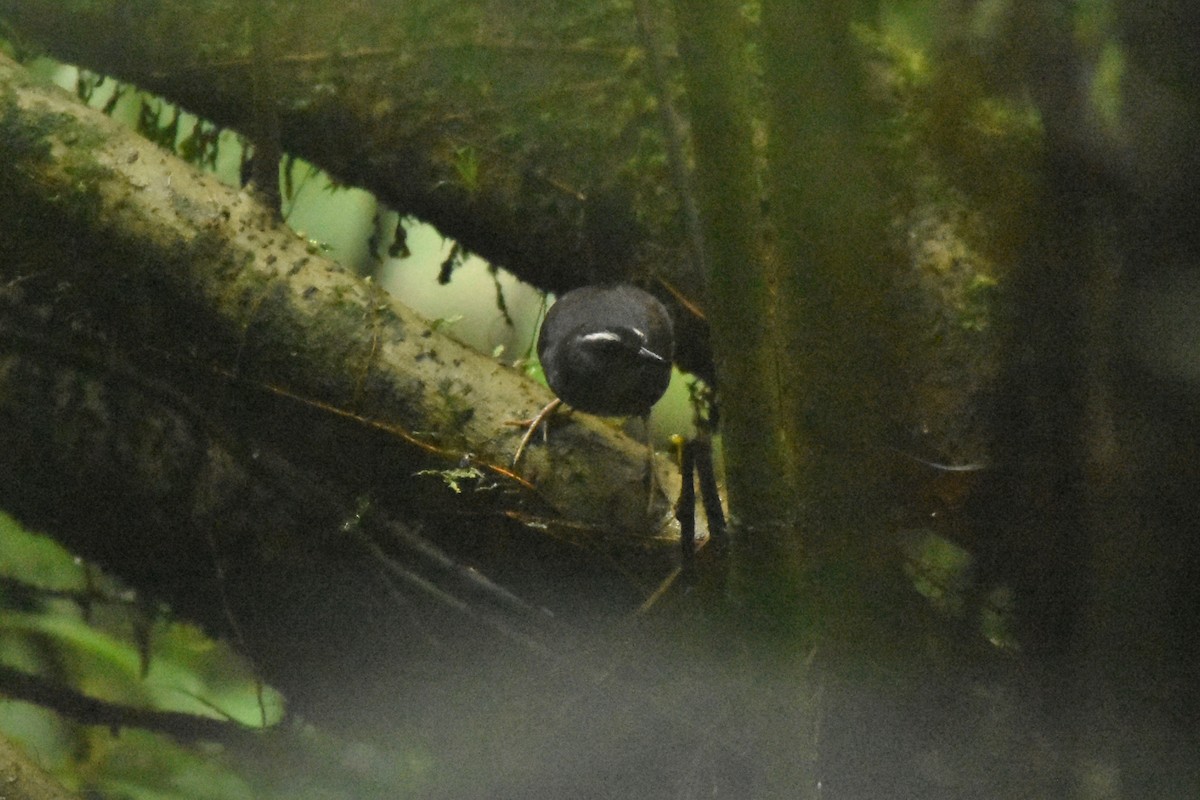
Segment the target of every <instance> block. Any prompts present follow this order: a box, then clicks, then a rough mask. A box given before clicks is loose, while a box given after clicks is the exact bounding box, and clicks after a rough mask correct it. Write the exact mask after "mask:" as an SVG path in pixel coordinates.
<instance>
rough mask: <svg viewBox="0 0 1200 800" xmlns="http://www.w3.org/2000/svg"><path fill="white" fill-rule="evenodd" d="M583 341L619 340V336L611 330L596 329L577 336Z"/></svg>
mask: <svg viewBox="0 0 1200 800" xmlns="http://www.w3.org/2000/svg"><path fill="white" fill-rule="evenodd" d="M579 340H580V341H583V342H619V341H620V340H621V337H620V336H617V335H616V334H615V333H613V332H612V331H596V332H595V333H586V334H584V335H583V336H581V337H579Z"/></svg>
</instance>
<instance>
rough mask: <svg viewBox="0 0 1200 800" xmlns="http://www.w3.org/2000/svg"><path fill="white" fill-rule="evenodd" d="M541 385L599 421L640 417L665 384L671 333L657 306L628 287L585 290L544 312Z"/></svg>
mask: <svg viewBox="0 0 1200 800" xmlns="http://www.w3.org/2000/svg"><path fill="white" fill-rule="evenodd" d="M537 349H538V358H539V359H541V362H542V370H543V371H544V372H545V374H546V383H548V384H549V385H550V388H551V390H553V392H554V393H555V394H556V395H558V397H559V398H560V399H562V401H563V402H564V403H567V404H568V405H570V406H572V407H574V408H577V409H579V410H580V411H586V412H588V413H589V414H598V415H600V416H610V417H617V416H645V415H646V414H649V413H650V407H651V406H653V405H654V404H655V403H656V402H658V399H659V398H660V397H662V395H663V392H665V391H666V390H667V384H668V383H669V382H670V380H671V359H672V358H673V357H674V354H675V333H674V328H673V326H672V325H671V317H670V315H668V314H667V310H666V309H665V308H663V305H662V303H660V302H658V300H657V299H656V298H655V297H654V296H653V295H651V294H650V293H648V292H645V291H642V290H641V289H638V288H637V287H635V286H630V285H628V284H618V285H616V286H585V287H584V288H582V289H575V290H574V291H570V292H567V293H566V294H564V295H563V296H562V297H560V298H559V299H558V302H556V303H555V304H554V305H553V306H551V307H550V310H549V311H548V312H547V313H546V319H545V321H544V322H543V323H542V332H541V335H540V336H539V337H538V348H537Z"/></svg>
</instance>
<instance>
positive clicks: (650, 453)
mask: <svg viewBox="0 0 1200 800" xmlns="http://www.w3.org/2000/svg"><path fill="white" fill-rule="evenodd" d="M642 426H643V427H644V428H645V430H646V469H648V470H650V487H649V492H648V495H649V496H648V497H647V499H646V516H650V513H651V512H652V511H654V490H655V489H657V488H658V470H657V469H655V461H654V432H653V430H652V429H651V428H650V415H649V414H646V415H644V416H643V417H642Z"/></svg>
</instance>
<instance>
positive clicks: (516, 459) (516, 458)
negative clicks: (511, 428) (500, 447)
mask: <svg viewBox="0 0 1200 800" xmlns="http://www.w3.org/2000/svg"><path fill="white" fill-rule="evenodd" d="M561 405H562V400H559V399H558V398H557V397H556V398H554V399H553V400H551V401H550V402H549V403H547V404H546V405H545V407H544V408H543V409H542V410H541V411H539V412H538V413H537V416H535V417H534V418H533V419H523V420H514V421H513V422H511V423H509V424H511V425H520V426H521V427H524V428H525V435H524V436H522V437H521V443H520V444H518V445H517V452H515V453H513V459H512V466H513V469H516V468H517V464H519V463H520V461H521V456H522V455H524V454H525V448H526V447H527V446H528V445H529V441H530V440H531V439H532V438H533V434H534V432H535V431H537V429H538V428H540V427H542V425H544V424H545V423H546V420H548V419H550V417H551V416H552V415H553V414H554V412H555V411H557V410H558V407H559V406H561Z"/></svg>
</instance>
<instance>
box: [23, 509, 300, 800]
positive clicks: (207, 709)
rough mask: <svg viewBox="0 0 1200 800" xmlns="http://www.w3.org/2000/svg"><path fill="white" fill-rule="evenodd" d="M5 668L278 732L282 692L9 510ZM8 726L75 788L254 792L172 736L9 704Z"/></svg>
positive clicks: (143, 793)
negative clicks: (77, 720)
mask: <svg viewBox="0 0 1200 800" xmlns="http://www.w3.org/2000/svg"><path fill="white" fill-rule="evenodd" d="M0 663H3V664H4V665H5V666H7V667H10V668H13V669H17V670H20V671H23V672H26V673H29V674H31V675H36V676H39V677H40V678H42V679H43V680H46V681H52V682H54V683H57V684H60V685H62V686H63V687H64V688H66V689H70V690H74V691H76V692H79V693H82V694H84V695H87V696H88V697H92V698H95V699H98V700H101V701H104V702H107V703H110V704H113V705H119V706H128V707H131V708H138V709H152V710H158V711H174V712H180V713H186V714H194V715H198V716H204V717H212V718H216V719H224V720H228V721H230V723H231V725H232V724H235V723H240V724H242V725H246V726H250V727H262V726H270V725H274V724H276V723H278V722H279V721H280V720H281V719H282V717H283V700H282V697H281V696H280V695H279V693H278V692H276V691H275V690H273V689H271V688H270V687H268V686H264V685H263V684H262V683H261V682H260V681H258V680H257V679H256V678H255V676H254V674H253V671H252V670H251V669H250V666H249V665H248V664H247V663H246V662H245V660H244V659H242V658H240V657H239V656H238V655H237V654H236V653H234V652H233V650H232V649H231V648H229V647H228V646H227V645H225V644H224V643H221V642H218V641H215V640H213V639H211V638H210V637H208V636H206V635H205V634H204V633H203V632H202V631H201V630H199V629H198V628H197V627H196V626H194V625H191V624H187V623H184V622H180V621H176V620H173V619H172V618H171V616H170V612H169V610H168V609H166V608H163V607H156V606H153V605H151V604H149V603H146V602H144V601H143V600H141V599H140V598H138V597H137V596H136V594H134V593H133V592H131V591H129V590H128V589H126V588H125V587H123V586H122V585H121V584H120V583H119V582H118V581H117V580H115V579H114V578H112V577H110V576H107V575H105V574H104V573H102V572H101V571H100V570H99V569H97V568H96V567H94V566H92V565H90V564H88V563H87V562H85V561H83V560H82V559H79V558H76V557H74V556H72V555H71V554H70V553H69V552H67V551H66V550H65V549H63V548H62V547H61V546H60V545H58V544H56V543H55V542H53V541H52V540H50V539H48V538H47V537H45V536H41V535H38V534H35V533H32V532H30V531H27V530H25V529H24V528H23V527H21V525H20V524H19V523H17V522H16V521H15V520H14V519H12V518H11V517H9V516H7V515H4V514H0ZM0 731H3V732H4V734H5V735H7V736H9V737H11V738H13V739H15V740H17V741H20V742H22V743H24V744H25V745H26V746H27V747H28V748H29V749H30V750H31V751H33V752H36V753H37V754H38V757H39V760H40V761H41V762H42V763H43V764H45V765H47V766H48V767H49V768H51V769H52V770H54V771H55V772H56V774H57V776H58V777H59V778H60V780H62V781H63V782H64V783H65V784H66V785H68V786H71V787H75V788H81V789H82V788H87V789H92V790H95V791H98V792H100V793H101V794H103V795H104V796H106V797H107V796H121V797H132V798H169V797H204V798H210V797H211V798H237V797H250V796H253V795H252V794H251V793H250V792H249V790H248V788H247V785H246V783H245V782H244V781H243V780H242V779H241V778H239V777H237V776H236V775H234V774H233V773H231V772H229V771H228V770H227V769H225V768H223V767H222V766H221V765H220V764H221V762H220V759H214V758H213V757H212V755H213V754H211V753H200V752H197V751H195V750H193V749H189V748H187V747H183V746H181V745H178V744H175V743H173V742H171V741H170V740H168V739H166V738H165V737H162V736H159V735H156V734H152V733H148V732H145V731H137V730H130V729H124V730H121V731H119V732H114V731H109V730H105V729H102V728H95V727H86V726H80V725H77V724H75V723H73V722H71V721H69V720H66V719H62V718H59V717H57V716H56V715H54V714H53V713H52V712H50V711H48V710H45V709H41V708H37V707H34V706H31V705H29V704H27V703H22V702H16V701H12V700H3V701H0Z"/></svg>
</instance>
